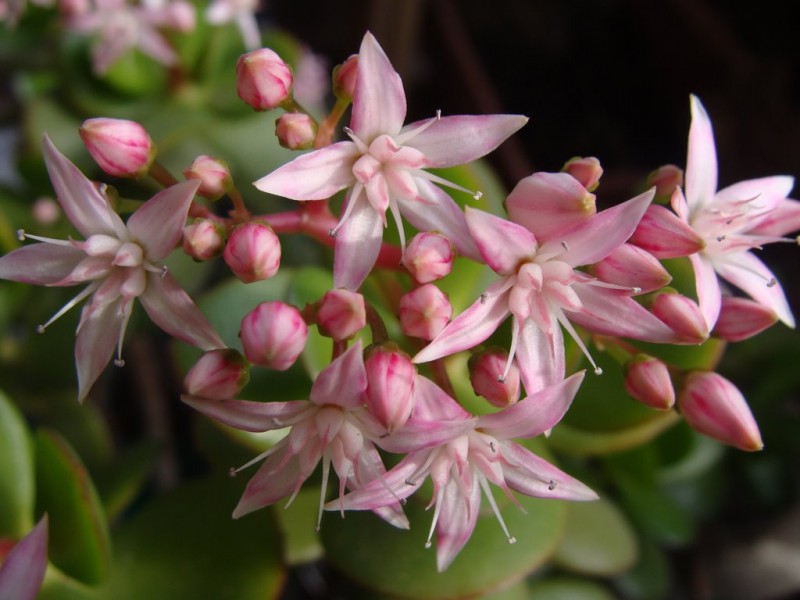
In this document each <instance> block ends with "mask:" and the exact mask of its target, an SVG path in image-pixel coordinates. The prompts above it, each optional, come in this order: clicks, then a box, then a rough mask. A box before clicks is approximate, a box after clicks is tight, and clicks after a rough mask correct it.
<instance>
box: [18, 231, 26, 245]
mask: <svg viewBox="0 0 800 600" xmlns="http://www.w3.org/2000/svg"><path fill="white" fill-rule="evenodd" d="M17 239H18V240H19V241H20V242H24V241H25V230H24V229H17Z"/></svg>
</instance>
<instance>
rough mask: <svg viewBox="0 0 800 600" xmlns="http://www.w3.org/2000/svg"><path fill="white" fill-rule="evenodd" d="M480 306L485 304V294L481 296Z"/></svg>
mask: <svg viewBox="0 0 800 600" xmlns="http://www.w3.org/2000/svg"><path fill="white" fill-rule="evenodd" d="M481 304H486V294H481Z"/></svg>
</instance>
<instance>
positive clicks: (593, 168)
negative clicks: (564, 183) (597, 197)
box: [561, 156, 603, 192]
mask: <svg viewBox="0 0 800 600" xmlns="http://www.w3.org/2000/svg"><path fill="white" fill-rule="evenodd" d="M561 170H562V171H563V172H564V173H569V174H570V175H572V176H573V177H574V178H575V179H577V180H578V183H580V184H581V185H582V186H583V187H585V188H586V190H587V191H589V192H593V191H594V190H596V189H597V186H598V184H599V183H600V177H602V175H603V167H601V166H600V161H599V160H598V159H596V158H595V157H594V156H576V157H575V158H570V159H569V160H568V161H567V162H566V163H564V166H563V167H561Z"/></svg>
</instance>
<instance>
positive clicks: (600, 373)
mask: <svg viewBox="0 0 800 600" xmlns="http://www.w3.org/2000/svg"><path fill="white" fill-rule="evenodd" d="M594 374H595V375H602V374H603V369H601V368H600V367H595V368H594Z"/></svg>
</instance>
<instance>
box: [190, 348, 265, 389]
mask: <svg viewBox="0 0 800 600" xmlns="http://www.w3.org/2000/svg"><path fill="white" fill-rule="evenodd" d="M249 380H250V369H249V367H248V366H247V363H246V361H245V360H244V357H243V356H242V355H241V354H240V353H239V352H237V351H236V350H233V349H231V348H223V349H219V350H211V351H209V352H206V353H205V354H203V356H201V357H200V359H199V360H198V361H197V362H196V363H195V364H194V366H193V367H192V368H191V369H189V372H188V373H187V374H186V377H185V378H184V380H183V387H184V388H185V389H186V393H187V394H189V395H190V396H198V397H200V398H208V399H209V400H226V399H228V398H234V397H235V396H236V395H237V394H238V393H239V392H240V391H242V388H243V387H244V386H245V385H247V382H248V381H249Z"/></svg>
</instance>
